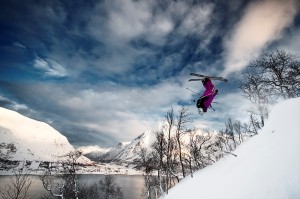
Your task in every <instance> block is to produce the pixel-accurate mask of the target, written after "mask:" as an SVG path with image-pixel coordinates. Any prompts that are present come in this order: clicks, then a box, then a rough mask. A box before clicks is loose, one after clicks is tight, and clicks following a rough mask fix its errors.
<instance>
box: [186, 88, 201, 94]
mask: <svg viewBox="0 0 300 199" xmlns="http://www.w3.org/2000/svg"><path fill="white" fill-rule="evenodd" d="M186 89H188V90H189V91H192V92H193V93H195V94H197V95H200V93H197V92H195V91H193V90H192V89H189V88H186Z"/></svg>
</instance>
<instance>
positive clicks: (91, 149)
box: [77, 145, 111, 161]
mask: <svg viewBox="0 0 300 199" xmlns="http://www.w3.org/2000/svg"><path fill="white" fill-rule="evenodd" d="M77 150H79V151H81V152H82V154H83V155H84V156H86V157H88V158H89V159H91V160H95V161H98V160H99V159H100V158H101V157H102V156H103V155H104V154H105V153H107V152H108V151H109V150H111V148H102V147H99V146H97V145H94V146H82V147H79V148H77Z"/></svg>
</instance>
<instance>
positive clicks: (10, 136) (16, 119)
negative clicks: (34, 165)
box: [0, 107, 90, 163]
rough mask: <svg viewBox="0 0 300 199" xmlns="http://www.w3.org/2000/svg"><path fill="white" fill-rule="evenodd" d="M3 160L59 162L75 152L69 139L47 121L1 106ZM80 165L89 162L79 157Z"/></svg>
mask: <svg viewBox="0 0 300 199" xmlns="http://www.w3.org/2000/svg"><path fill="white" fill-rule="evenodd" d="M0 137H1V139H0V158H5V159H6V158H7V159H9V160H17V161H24V160H30V161H33V160H35V161H58V160H61V159H62V158H59V157H61V156H64V155H66V154H67V153H69V152H72V151H75V149H74V147H73V146H72V145H71V144H70V143H69V142H68V140H67V138H66V137H65V136H63V135H62V134H60V133H59V132H58V131H56V130H55V129H54V128H52V127H51V126H49V125H48V124H46V123H44V122H39V121H36V120H33V119H30V118H28V117H25V116H23V115H21V114H19V113H17V112H14V111H11V110H8V109H4V108H1V107H0ZM78 162H81V163H89V162H90V160H89V159H88V158H85V157H80V158H79V159H78Z"/></svg>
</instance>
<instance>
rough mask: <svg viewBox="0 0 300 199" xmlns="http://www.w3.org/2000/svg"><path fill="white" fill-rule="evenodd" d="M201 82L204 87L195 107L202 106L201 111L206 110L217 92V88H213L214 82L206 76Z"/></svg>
mask: <svg viewBox="0 0 300 199" xmlns="http://www.w3.org/2000/svg"><path fill="white" fill-rule="evenodd" d="M202 84H203V86H204V88H205V91H204V93H203V94H202V96H201V97H200V98H199V99H198V100H197V108H198V109H200V108H202V110H203V112H207V109H208V108H209V107H210V106H211V103H212V101H213V99H214V98H215V96H216V95H217V94H218V90H215V86H214V84H213V83H212V81H211V79H210V78H208V77H206V78H205V79H204V80H202Z"/></svg>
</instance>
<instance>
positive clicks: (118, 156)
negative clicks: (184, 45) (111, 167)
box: [102, 130, 155, 162]
mask: <svg viewBox="0 0 300 199" xmlns="http://www.w3.org/2000/svg"><path fill="white" fill-rule="evenodd" d="M154 141H155V133H154V132H153V131H152V130H148V131H146V132H144V133H143V134H141V135H140V136H138V137H137V138H135V139H134V140H133V141H131V142H123V143H119V144H118V145H117V146H116V147H115V148H112V149H111V150H110V151H108V152H107V153H106V154H104V156H103V157H102V160H106V161H127V162H133V161H134V160H136V159H137V158H138V156H139V151H140V149H141V147H143V148H150V146H151V144H152V143H153V142H154Z"/></svg>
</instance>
